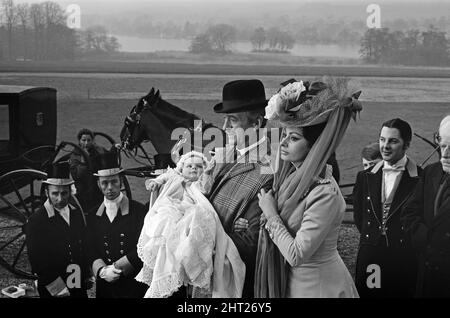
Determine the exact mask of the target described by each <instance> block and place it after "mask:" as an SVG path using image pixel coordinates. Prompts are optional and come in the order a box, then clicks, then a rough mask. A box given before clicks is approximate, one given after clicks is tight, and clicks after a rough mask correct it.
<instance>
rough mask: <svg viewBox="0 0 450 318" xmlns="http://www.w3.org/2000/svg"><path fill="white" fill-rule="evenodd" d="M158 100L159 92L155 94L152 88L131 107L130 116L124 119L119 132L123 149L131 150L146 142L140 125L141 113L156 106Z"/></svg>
mask: <svg viewBox="0 0 450 318" xmlns="http://www.w3.org/2000/svg"><path fill="white" fill-rule="evenodd" d="M159 100H160V94H159V90H158V91H156V92H155V89H154V88H153V87H152V89H151V90H150V92H149V93H148V94H147V95H146V96H144V97H141V98H140V99H139V101H138V103H137V104H136V105H135V106H133V108H132V109H131V111H130V114H129V115H128V116H127V117H126V118H125V121H124V125H123V127H122V130H121V132H120V140H121V143H122V147H123V148H125V149H128V150H133V149H135V148H136V147H138V146H139V145H140V144H141V143H142V142H143V141H144V140H146V138H147V135H146V132H145V129H143V127H142V125H141V117H142V113H143V112H145V111H146V109H148V108H149V107H152V106H156V104H157V103H158V101H159Z"/></svg>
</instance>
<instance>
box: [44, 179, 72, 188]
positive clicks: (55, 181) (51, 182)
mask: <svg viewBox="0 0 450 318" xmlns="http://www.w3.org/2000/svg"><path fill="white" fill-rule="evenodd" d="M42 183H45V184H49V185H55V186H69V185H72V184H74V183H75V181H73V180H71V179H58V178H49V179H47V180H44V181H42Z"/></svg>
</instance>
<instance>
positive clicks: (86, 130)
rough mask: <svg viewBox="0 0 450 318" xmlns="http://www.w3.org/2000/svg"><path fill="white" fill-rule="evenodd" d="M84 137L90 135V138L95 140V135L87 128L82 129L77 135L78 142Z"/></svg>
mask: <svg viewBox="0 0 450 318" xmlns="http://www.w3.org/2000/svg"><path fill="white" fill-rule="evenodd" d="M83 135H89V136H91V138H92V139H94V133H93V132H92V130H90V129H87V128H82V129H80V131H79V132H78V134H77V140H78V141H80V139H81V137H82V136H83Z"/></svg>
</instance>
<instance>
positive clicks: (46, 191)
mask: <svg viewBox="0 0 450 318" xmlns="http://www.w3.org/2000/svg"><path fill="white" fill-rule="evenodd" d="M44 191H45V196H46V197H47V198H48V197H49V196H48V187H47V186H45V189H44Z"/></svg>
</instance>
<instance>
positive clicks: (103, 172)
mask: <svg viewBox="0 0 450 318" xmlns="http://www.w3.org/2000/svg"><path fill="white" fill-rule="evenodd" d="M121 172H123V169H120V168H113V169H104V170H99V171H97V173H94V176H96V177H110V176H115V175H117V174H119V173H121Z"/></svg>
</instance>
